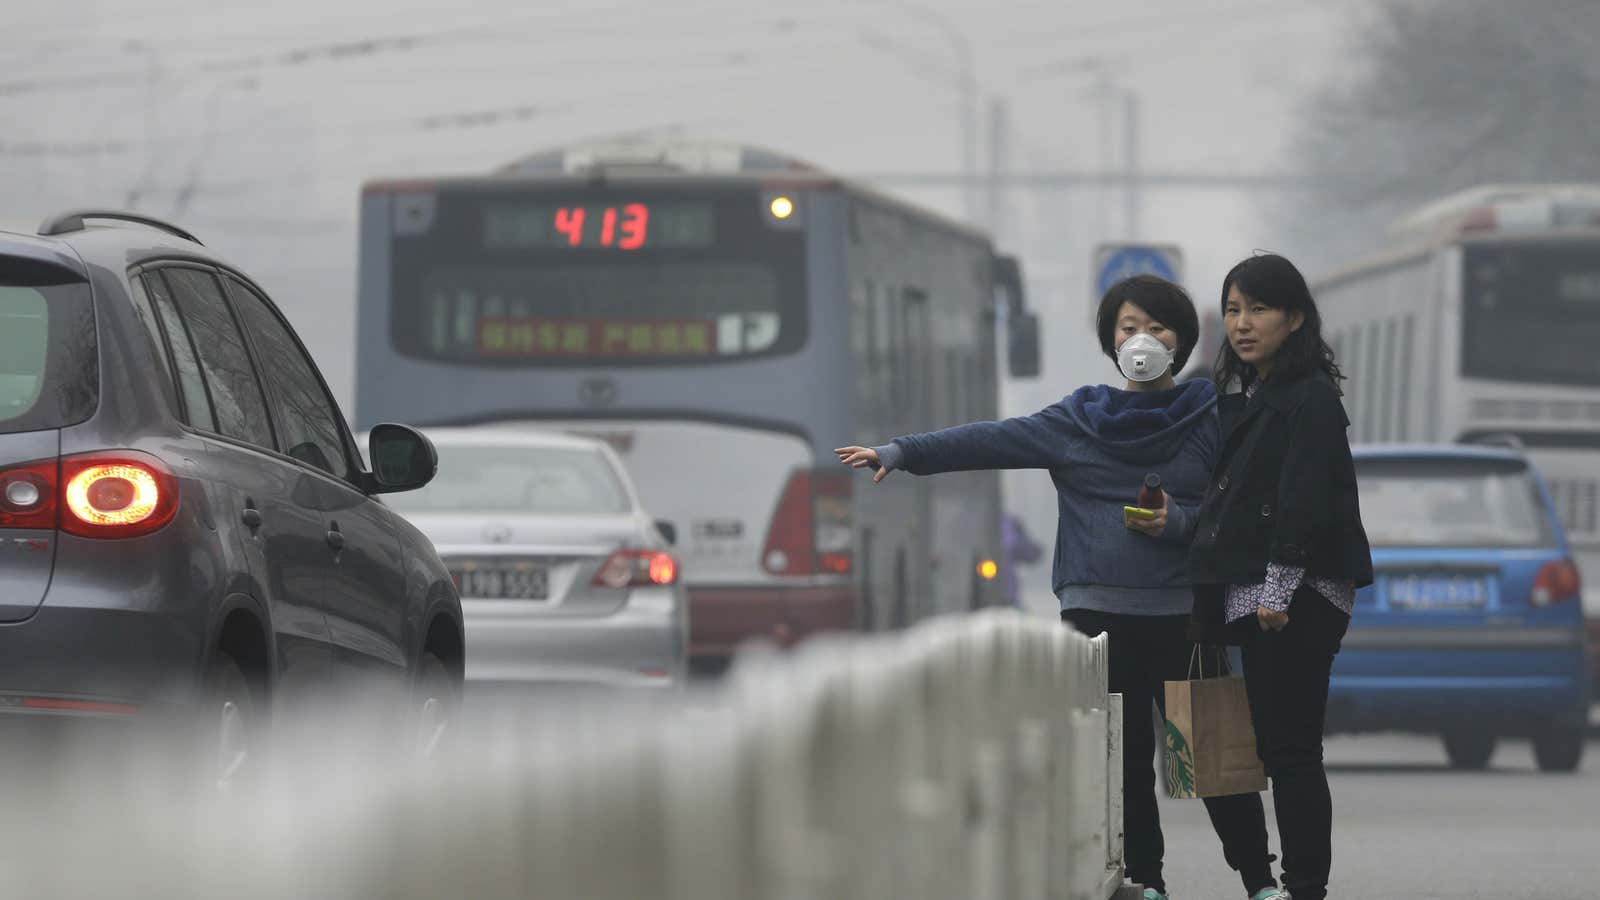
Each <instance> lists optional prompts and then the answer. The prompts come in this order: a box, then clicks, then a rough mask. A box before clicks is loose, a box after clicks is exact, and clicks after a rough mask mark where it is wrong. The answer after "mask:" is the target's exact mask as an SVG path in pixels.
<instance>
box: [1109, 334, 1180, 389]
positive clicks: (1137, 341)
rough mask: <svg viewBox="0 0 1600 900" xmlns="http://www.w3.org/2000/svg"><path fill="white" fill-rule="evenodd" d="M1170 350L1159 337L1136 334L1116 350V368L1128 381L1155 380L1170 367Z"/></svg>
mask: <svg viewBox="0 0 1600 900" xmlns="http://www.w3.org/2000/svg"><path fill="white" fill-rule="evenodd" d="M1172 355H1173V354H1172V351H1171V350H1169V349H1167V345H1166V344H1163V343H1161V341H1160V339H1159V338H1156V337H1155V336H1153V335H1149V334H1136V335H1134V336H1133V337H1131V338H1128V339H1127V340H1125V341H1123V342H1122V346H1121V347H1120V348H1118V350H1117V368H1119V369H1121V370H1122V374H1123V375H1124V376H1126V377H1127V379H1128V380H1129V381H1141V382H1142V381H1155V380H1156V379H1157V378H1160V377H1161V376H1163V375H1165V374H1167V370H1168V369H1171V368H1172Z"/></svg>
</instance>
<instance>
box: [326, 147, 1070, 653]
mask: <svg viewBox="0 0 1600 900" xmlns="http://www.w3.org/2000/svg"><path fill="white" fill-rule="evenodd" d="M360 216H361V224H360V262H359V266H360V268H359V299H358V323H357V332H358V346H357V363H356V388H355V410H356V412H355V415H356V418H357V419H358V420H359V421H361V422H383V421H390V420H395V421H406V422H410V423H414V424H417V425H420V426H424V427H426V426H428V425H436V426H480V425H481V426H486V427H497V426H502V425H514V426H517V427H527V426H529V425H530V424H532V425H536V426H538V427H542V428H548V429H551V430H557V431H562V432H568V433H575V434H581V435H586V436H590V437H598V438H601V439H603V440H605V441H607V442H609V443H610V444H611V446H613V447H614V448H615V449H616V450H617V451H618V452H619V453H620V454H621V455H622V457H623V459H624V461H625V462H626V463H627V465H628V467H629V470H630V472H631V473H632V475H633V477H634V480H635V481H636V482H637V484H638V487H639V490H640V493H641V497H642V500H643V502H644V505H645V507H646V508H647V509H648V510H649V511H650V512H651V513H652V514H653V515H655V516H657V517H659V518H660V519H662V520H663V522H664V523H665V524H664V528H663V530H664V531H667V532H669V533H671V534H672V536H673V537H672V539H673V540H674V541H675V543H676V548H675V552H676V553H677V554H678V555H679V556H680V557H681V564H682V572H683V578H684V581H685V583H686V585H687V587H688V590H689V593H690V623H691V624H690V643H691V655H692V657H693V658H694V659H695V660H696V661H697V662H702V663H704V662H711V663H715V662H716V661H717V660H719V659H720V660H725V659H726V658H727V657H728V656H729V655H730V654H731V652H732V651H733V650H734V648H735V647H736V646H737V645H739V644H740V643H742V642H743V641H745V640H747V639H750V638H766V639H769V640H772V641H774V642H776V643H778V644H780V645H789V644H792V643H794V642H796V641H798V640H800V639H802V638H804V637H805V636H807V635H809V634H812V633H815V632H820V631H831V630H857V629H876V628H886V627H895V626H901V625H904V624H906V623H909V622H911V621H915V620H917V619H920V618H924V617H927V616H931V615H935V614H940V613H949V612H955V611H960V610H966V609H970V608H974V607H977V606H984V605H992V604H994V603H996V602H997V601H998V596H999V588H998V584H997V582H996V581H995V579H994V577H993V576H994V573H995V563H996V561H997V560H998V559H999V557H998V556H997V554H998V553H999V552H1000V541H999V533H1000V530H999V529H1000V526H999V522H1000V515H1001V509H1000V502H1001V501H1000V481H999V477H998V475H997V474H996V473H993V472H980V473H965V474H960V475H952V476H948V477H944V478H936V479H922V478H903V479H901V478H897V479H890V480H888V481H887V482H885V483H884V484H883V485H880V486H875V487H873V488H872V489H871V490H868V489H867V488H866V487H862V486H860V484H858V481H859V480H858V479H852V478H851V477H850V474H851V473H850V472H849V471H848V470H845V469H843V468H842V467H840V466H839V465H838V463H837V460H836V458H835V457H834V455H833V453H832V452H831V451H832V449H833V448H834V447H838V446H842V445H844V444H848V443H852V442H856V441H873V440H878V439H887V438H889V437H891V436H893V435H897V434H903V433H907V432H914V431H922V430H927V429H933V428H939V427H944V426H948V425H952V424H956V423H960V422H967V421H973V420H981V419H994V418H996V417H997V415H996V414H997V404H998V395H999V378H1000V377H1001V369H1002V366H1003V365H1004V366H1005V367H1006V368H1007V369H1008V372H1009V374H1011V375H1014V376H1016V377H1031V376H1034V375H1037V372H1038V364H1039V359H1038V322H1037V319H1036V318H1035V316H1034V315H1033V314H1032V313H1030V312H1029V311H1028V310H1027V308H1026V305H1025V299H1024V296H1023V291H1022V279H1021V274H1020V271H1019V267H1018V266H1017V264H1016V262H1015V261H1014V260H1012V259H1010V258H1008V257H1001V256H998V255H997V254H996V253H995V250H994V248H993V247H992V246H991V244H990V241H989V239H988V237H987V236H986V235H985V234H984V233H982V232H980V231H977V230H974V229H971V228H968V227H965V226H963V225H961V224H959V223H956V222H954V221H951V220H949V219H946V218H944V217H942V216H940V215H937V214H935V213H933V212H930V211H928V210H925V209H920V208H918V207H915V206H912V205H910V204H908V203H905V202H902V201H899V200H896V199H893V198H891V197H888V196H884V195H882V194H878V193H875V192H873V191H871V190H868V189H867V188H865V187H863V186H862V185H859V184H854V183H851V182H850V181H848V180H845V179H842V178H839V177H836V176H833V175H830V174H828V173H826V172H824V171H820V170H818V169H815V168H813V167H811V166H808V165H806V164H804V163H801V162H799V161H797V160H794V159H792V158H789V157H786V156H783V155H780V154H776V153H772V152H769V151H764V150H761V149H758V148H753V147H748V146H741V145H719V144H703V143H695V142H687V141H674V142H662V143H651V144H642V143H637V142H613V143H599V144H590V145H585V146H579V147H572V148H564V149H559V150H554V151H549V152H543V153H537V154H534V155H532V156H529V157H526V158H524V159H521V160H518V161H516V162H514V163H512V164H510V165H507V166H505V167H503V168H502V169H500V170H498V171H496V172H493V173H492V174H488V175H484V176H481V177H449V178H421V179H419V178H407V179H404V180H385V181H375V182H372V183H368V184H366V185H364V186H363V189H362V196H361V211H360Z"/></svg>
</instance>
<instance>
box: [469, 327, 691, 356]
mask: <svg viewBox="0 0 1600 900" xmlns="http://www.w3.org/2000/svg"><path fill="white" fill-rule="evenodd" d="M716 350H717V344H716V334H715V326H714V323H711V322H705V321H699V322H684V321H678V322H601V321H571V320H566V321H562V320H539V319H522V318H517V319H512V318H503V317H486V318H484V319H481V320H480V321H479V327H478V351H479V352H480V353H481V354H483V355H485V356H515V357H536V356H613V357H615V356H709V355H711V354H712V353H715V352H716Z"/></svg>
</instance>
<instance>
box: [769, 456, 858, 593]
mask: <svg viewBox="0 0 1600 900" xmlns="http://www.w3.org/2000/svg"><path fill="white" fill-rule="evenodd" d="M851 474H852V473H851V472H850V471H849V470H839V471H835V470H834V469H831V468H830V469H825V470H812V469H800V470H797V471H796V472H795V473H794V474H793V475H791V476H789V482H788V484H786V485H784V488H783V496H782V497H780V498H779V499H778V508H777V509H776V510H775V511H774V512H773V514H772V523H771V524H770V525H769V526H768V528H767V542H766V546H765V547H764V548H763V549H762V551H761V567H762V568H764V569H766V570H767V571H768V572H770V573H772V574H773V575H819V574H820V575H848V574H850V570H851V569H852V568H853V567H854V562H855V559H854V547H855V531H854V528H853V527H852V525H853V523H852V519H851V511H850V498H851V484H852V482H851V480H850V476H851Z"/></svg>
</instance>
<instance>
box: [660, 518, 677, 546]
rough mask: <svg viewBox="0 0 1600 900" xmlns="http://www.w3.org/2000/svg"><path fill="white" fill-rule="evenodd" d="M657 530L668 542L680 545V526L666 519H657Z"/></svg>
mask: <svg viewBox="0 0 1600 900" xmlns="http://www.w3.org/2000/svg"><path fill="white" fill-rule="evenodd" d="M656 530H657V531H659V532H661V537H662V539H663V540H665V541H666V542H667V543H668V544H671V545H672V546H674V547H676V546H677V545H678V526H676V525H674V524H672V523H671V522H669V521H667V520H666V519H657V520H656Z"/></svg>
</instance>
